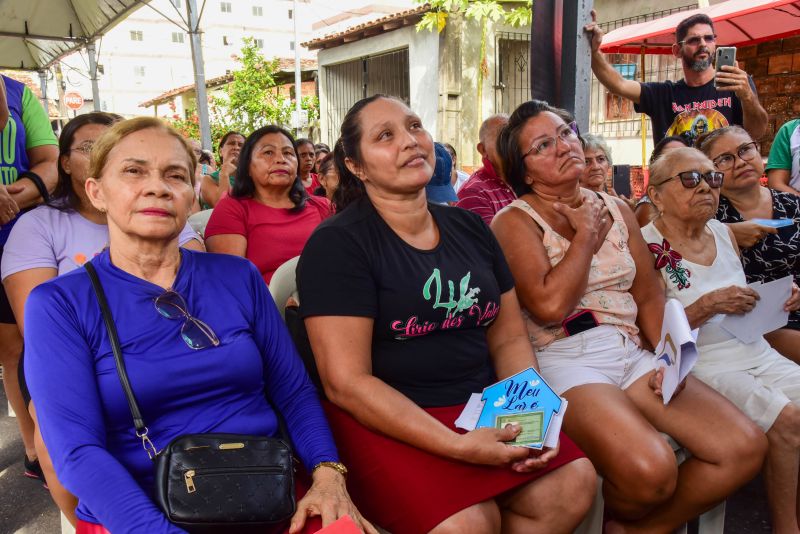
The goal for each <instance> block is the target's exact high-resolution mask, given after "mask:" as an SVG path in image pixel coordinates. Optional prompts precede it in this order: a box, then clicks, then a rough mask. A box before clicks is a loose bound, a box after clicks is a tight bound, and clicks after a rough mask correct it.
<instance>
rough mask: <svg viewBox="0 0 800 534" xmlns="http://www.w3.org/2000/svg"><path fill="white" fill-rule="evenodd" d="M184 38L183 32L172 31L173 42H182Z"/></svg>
mask: <svg viewBox="0 0 800 534" xmlns="http://www.w3.org/2000/svg"><path fill="white" fill-rule="evenodd" d="M183 39H184V36H183V33H182V32H172V42H173V43H182V42H183Z"/></svg>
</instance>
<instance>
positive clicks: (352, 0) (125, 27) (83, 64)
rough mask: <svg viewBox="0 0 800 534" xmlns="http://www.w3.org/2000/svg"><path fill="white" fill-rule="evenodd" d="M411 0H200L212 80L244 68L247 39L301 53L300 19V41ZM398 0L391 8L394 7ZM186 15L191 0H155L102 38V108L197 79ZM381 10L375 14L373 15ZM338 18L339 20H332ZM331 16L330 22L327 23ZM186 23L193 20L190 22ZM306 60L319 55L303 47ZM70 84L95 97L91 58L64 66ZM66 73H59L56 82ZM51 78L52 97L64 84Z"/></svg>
mask: <svg viewBox="0 0 800 534" xmlns="http://www.w3.org/2000/svg"><path fill="white" fill-rule="evenodd" d="M408 3H410V0H337V2H329V1H323V0H298V1H297V13H295V12H294V8H293V2H292V0H206V1H205V2H204V1H203V0H198V2H197V4H198V8H201V7H202V6H205V7H204V8H203V11H202V13H201V19H200V27H201V30H202V44H203V58H204V62H205V74H206V79H213V78H220V77H224V76H225V75H226V74H227V73H229V72H230V71H232V70H235V69H236V66H237V63H236V61H235V59H234V56H235V54H237V53H238V52H239V50H240V49H241V46H242V40H243V39H244V38H245V37H252V38H254V39H255V40H256V43H257V44H258V46H259V47H260V48H261V49H262V50H263V53H264V56H265V57H267V58H273V57H278V58H287V59H292V60H293V58H294V47H295V46H296V43H295V38H294V23H295V19H296V22H297V26H298V35H299V38H298V41H304V40H308V39H310V38H312V37H313V35H314V33H313V31H314V30H313V28H314V26H315V24H316V25H317V26H320V25H321V26H322V27H325V26H334V27H335V24H336V21H339V20H340V19H358V17H362V16H364V13H367V14H370V13H377V14H382V13H383V11H385V10H386V9H390V10H398V9H402V8H403V6H404V5H406V4H408ZM387 6H390V7H387ZM185 13H186V0H151V1H150V2H148V4H146V5H145V6H143V7H141V8H140V9H138V10H137V11H135V12H134V13H133V14H131V16H129V17H128V18H126V19H125V20H123V21H122V22H121V23H120V24H118V25H117V26H115V27H114V28H113V29H112V30H110V31H109V32H108V33H107V34H106V35H105V36H104V37H103V38H102V39H101V40H100V41H99V42H98V44H97V50H98V58H97V61H98V64H99V65H100V66H101V72H100V74H99V88H100V107H101V109H103V110H104V111H114V112H117V113H120V114H123V115H127V116H134V115H141V114H143V113H146V112H145V111H144V110H143V109H142V108H140V107H139V104H141V103H142V102H146V101H148V100H152V99H154V98H156V97H157V96H159V95H161V94H163V93H165V92H168V91H171V90H174V89H176V88H180V87H183V86H187V85H190V84H193V83H194V74H193V69H192V60H191V49H190V44H189V36H188V35H187V34H186V33H185V32H184V29H183V28H182V27H181V26H179V25H178V24H176V23H175V22H179V21H180V19H181V18H182V17H183V18H185ZM373 16H374V14H373ZM332 19H336V21H331V20H332ZM326 20H327V21H329V22H327V23H326V22H323V21H326ZM182 26H184V27H185V24H182ZM300 56H301V59H303V60H314V59H316V54H315V53H314V52H312V51H309V50H307V49H303V48H301V49H300ZM60 69H61V71H62V78H63V82H64V83H63V87H64V89H63V90H66V91H78V92H79V93H81V94H82V95H83V96H84V98H85V99H89V98H91V83H90V81H89V79H88V75H87V72H88V59H87V57H86V55H85V53H76V54H73V55H71V56H68V57H67V58H65V59H64V61H63V62H62V64H61V65H60ZM57 77H58V74H57V73H56V74H54V76H53V80H55V79H56V78H57ZM58 85H59V84H58V83H52V82H51V83H50V87H49V89H48V97H49V98H52V99H58V98H59V95H60V94H63V90H58Z"/></svg>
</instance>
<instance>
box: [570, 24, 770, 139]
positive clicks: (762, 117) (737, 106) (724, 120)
mask: <svg viewBox="0 0 800 534" xmlns="http://www.w3.org/2000/svg"><path fill="white" fill-rule="evenodd" d="M594 19H595V16H594V12H593V13H592V20H593V22H592V23H591V24H588V25H587V26H586V27H585V28H584V30H585V31H586V32H588V33H590V34H592V71H594V74H595V76H597V79H598V80H600V83H602V84H603V85H604V86H605V87H606V88H607V89H608V90H609V91H611V92H612V93H614V94H615V95H619V96H621V97H623V98H627V99H629V100H632V101H633V103H634V104H635V106H634V108H635V109H636V111H638V112H640V113H645V114H647V115H648V116H649V117H650V119H651V120H652V123H653V141H654V142H655V143H658V142H659V141H660V140H661V139H662V138H664V137H665V136H668V135H679V136H682V137H684V138H685V139H686V140H687V141H689V142H691V143H694V140H695V139H696V138H697V137H698V136H699V135H700V134H702V133H705V132H709V131H711V130H715V129H717V128H722V127H724V126H729V125H732V124H738V125H740V126H742V127H744V129H745V130H747V131H748V132H749V133H750V135H751V136H752V137H753V139H760V138H761V137H762V136H763V135H764V133H765V132H766V129H767V112H766V111H764V108H763V107H761V104H759V102H758V95H757V94H756V88H755V85H754V84H753V80H752V79H751V78H750V76H748V74H747V73H746V72H744V71H743V70H741V69H739V68H738V67H728V66H723V67H722V70H723V72H720V73H719V75H717V77H716V78H717V85H718V86H720V87H724V88H721V89H717V88H715V87H714V73H715V71H714V66H713V64H712V61H713V58H714V52H715V51H716V48H717V46H716V35H715V34H714V24H713V22H712V21H711V19H710V18H709V17H708V16H706V15H703V14H697V15H692V16H691V17H689V18H687V19H685V20H683V21H681V23H680V24H678V27H677V28H676V30H675V37H676V39H675V40H676V43H675V44H673V45H672V53H673V54H674V55H675V57H677V58H680V59H681V63H682V64H683V79H682V80H679V81H677V82H673V81H670V80H667V81H665V82H648V83H641V82H637V81H634V80H626V79H625V78H623V77H622V75H621V74H620V73H619V72H617V70H616V69H614V67H613V66H611V65H610V64H609V63H608V61H606V59H605V57H604V56H603V53H602V52H600V45H601V44H602V42H603V31H602V30H601V29H600V28H599V26H597V24H596V23H595V22H594Z"/></svg>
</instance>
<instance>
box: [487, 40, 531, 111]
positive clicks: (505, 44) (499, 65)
mask: <svg viewBox="0 0 800 534" xmlns="http://www.w3.org/2000/svg"><path fill="white" fill-rule="evenodd" d="M495 51H496V52H495V54H496V58H495V80H496V83H495V86H494V87H495V109H496V110H497V112H498V113H501V112H502V113H508V114H510V113H511V112H512V111H514V110H515V109H516V108H517V106H519V105H520V104H522V103H523V102H527V101H528V100H530V99H531V74H530V61H529V57H530V51H531V36H530V33H511V32H499V33H497V35H496V37H495Z"/></svg>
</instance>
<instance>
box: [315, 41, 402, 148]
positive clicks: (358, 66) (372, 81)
mask: <svg viewBox="0 0 800 534" xmlns="http://www.w3.org/2000/svg"><path fill="white" fill-rule="evenodd" d="M323 68H324V69H325V94H326V95H327V97H328V105H327V118H328V139H327V142H328V143H329V144H330V145H331V146H333V144H334V143H335V142H336V138H337V137H338V135H339V126H340V125H341V124H342V121H343V120H344V116H345V115H346V114H347V110H349V109H350V107H351V106H352V105H353V104H355V103H356V102H358V101H359V100H361V99H362V98H365V97H367V96H371V95H374V94H376V93H383V94H387V95H392V96H396V97H397V98H400V99H402V100H403V101H404V102H405V103H406V104H409V103H410V102H411V87H410V83H409V78H408V48H404V49H402V50H396V51H394V52H388V53H385V54H379V55H375V56H367V57H362V58H359V59H355V60H352V61H347V62H345V63H339V64H336V65H328V66H325V67H323Z"/></svg>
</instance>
